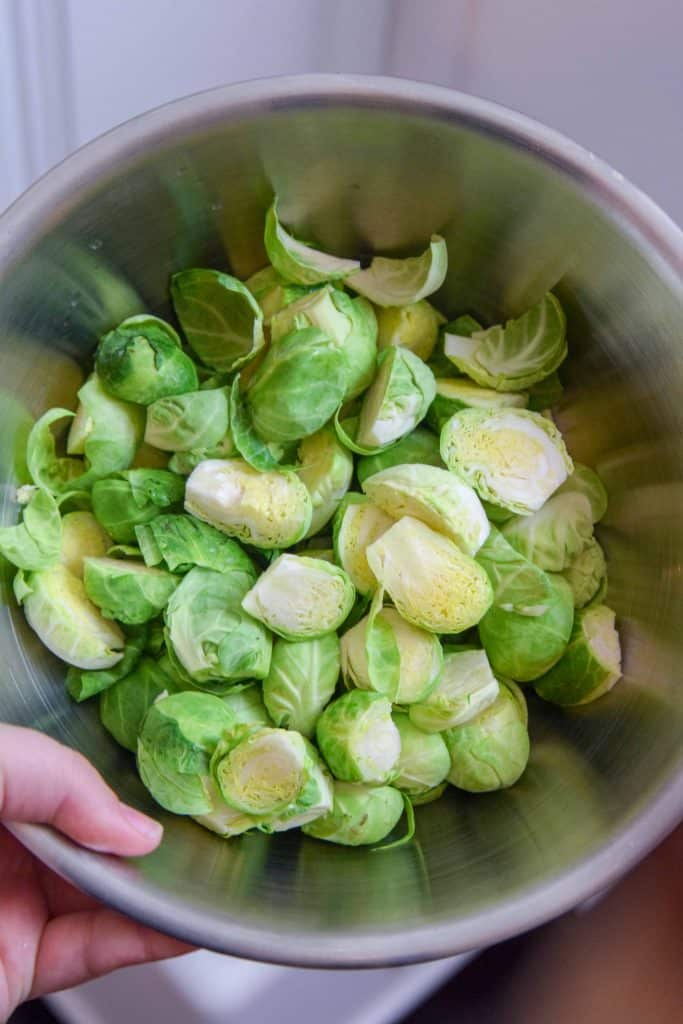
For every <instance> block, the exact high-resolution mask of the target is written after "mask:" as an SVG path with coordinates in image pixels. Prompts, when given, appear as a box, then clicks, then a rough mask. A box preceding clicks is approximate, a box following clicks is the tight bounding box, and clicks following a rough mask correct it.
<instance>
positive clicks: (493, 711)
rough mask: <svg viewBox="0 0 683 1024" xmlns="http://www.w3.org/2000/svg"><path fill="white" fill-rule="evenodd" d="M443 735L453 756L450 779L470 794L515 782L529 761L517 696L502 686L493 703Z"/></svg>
mask: <svg viewBox="0 0 683 1024" xmlns="http://www.w3.org/2000/svg"><path fill="white" fill-rule="evenodd" d="M443 737H444V739H445V741H446V746H447V747H448V751H449V753H450V755H451V770H450V772H449V773H448V781H449V782H450V783H451V784H452V785H453V786H456V787H457V788H458V789H465V790H467V791H468V792H469V793H490V792H492V791H493V790H496V789H506V788H507V787H508V786H512V785H514V783H515V782H517V780H518V779H519V777H520V775H521V774H522V772H523V771H524V769H525V768H526V765H527V761H528V760H529V734H528V732H527V729H526V725H525V722H524V714H523V712H522V709H521V708H520V705H519V700H518V697H517V695H513V694H512V693H511V691H510V690H509V688H508V687H507V686H505V685H501V687H500V693H499V695H498V697H497V698H496V700H495V701H494V702H493V704H490V705H489V707H487V708H486V709H485V710H484V711H482V712H481V713H480V714H478V715H477V717H476V718H473V719H471V720H470V721H469V722H467V723H466V724H465V725H459V726H458V727H457V728H455V729H448V730H447V731H446V732H445V733H444V734H443Z"/></svg>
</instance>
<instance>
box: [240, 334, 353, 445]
mask: <svg viewBox="0 0 683 1024" xmlns="http://www.w3.org/2000/svg"><path fill="white" fill-rule="evenodd" d="M347 381H348V364H347V359H346V355H345V354H344V351H343V349H342V348H340V347H338V346H337V345H336V344H335V343H334V342H333V341H331V340H330V338H329V337H328V335H327V334H325V333H324V332H323V331H321V330H319V329H318V328H317V327H305V328H302V329H300V330H295V331H292V332H291V333H290V334H287V335H286V336H285V337H284V338H281V339H280V341H278V342H277V343H276V344H274V345H271V347H270V348H269V349H268V352H267V353H266V356H265V358H264V360H263V362H262V363H261V366H260V367H259V368H258V370H257V371H256V373H255V374H254V376H253V378H252V380H251V382H250V384H249V388H248V390H247V405H248V407H249V411H250V414H251V420H252V423H253V425H254V429H255V430H256V432H257V433H258V434H259V435H260V436H261V437H262V438H263V440H264V441H276V442H285V443H286V442H288V441H298V440H300V439H301V438H302V437H307V436H308V435H309V434H314V433H315V432H316V430H319V429H320V428H321V427H322V426H324V425H325V424H326V423H327V421H328V420H329V419H330V418H331V417H332V416H333V415H334V412H335V410H336V409H337V408H338V407H339V405H340V403H341V401H342V399H343V397H344V394H345V392H346V386H347Z"/></svg>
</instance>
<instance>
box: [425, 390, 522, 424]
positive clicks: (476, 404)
mask: <svg viewBox="0 0 683 1024" xmlns="http://www.w3.org/2000/svg"><path fill="white" fill-rule="evenodd" d="M528 400H529V396H528V394H527V393H526V392H525V391H495V390H494V389H493V388H483V387H482V386H481V384H475V383H474V381H471V380H468V379H467V377H437V378H436V396H435V398H434V401H433V402H432V404H431V405H430V407H429V412H428V413H427V422H428V423H429V425H430V427H433V429H434V430H436V431H438V432H439V433H440V432H441V430H442V429H443V427H444V424H445V423H447V422H448V420H449V419H450V418H451V416H453V414H454V413H456V412H460V411H461V410H462V409H501V408H510V409H525V408H526V406H527V404H528Z"/></svg>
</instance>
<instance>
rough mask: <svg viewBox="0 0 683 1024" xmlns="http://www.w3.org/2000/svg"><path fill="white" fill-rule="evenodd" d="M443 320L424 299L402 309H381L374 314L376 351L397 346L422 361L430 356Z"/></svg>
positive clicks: (388, 307)
mask: <svg viewBox="0 0 683 1024" xmlns="http://www.w3.org/2000/svg"><path fill="white" fill-rule="evenodd" d="M445 322H446V318H445V317H444V316H442V315H441V313H439V311H438V310H437V309H434V306H432V305H431V303H429V302H427V301H426V299H420V300H419V301H418V302H410V303H408V304H407V305H405V306H384V307H383V308H382V307H380V308H379V309H378V311H377V344H378V347H379V349H380V350H381V349H384V348H390V347H391V346H394V347H395V346H401V348H408V349H410V351H411V352H414V353H415V355H416V356H419V357H420V359H423V360H424V361H425V362H426V361H427V360H428V359H429V357H430V356H431V354H432V352H433V350H434V346H435V345H436V339H437V337H438V334H439V326H440V325H441V324H443V323H445Z"/></svg>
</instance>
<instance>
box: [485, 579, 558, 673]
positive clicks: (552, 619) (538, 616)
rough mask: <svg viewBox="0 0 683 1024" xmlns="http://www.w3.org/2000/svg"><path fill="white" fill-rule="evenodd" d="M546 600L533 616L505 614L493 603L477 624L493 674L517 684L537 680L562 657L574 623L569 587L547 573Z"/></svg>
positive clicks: (504, 611)
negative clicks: (510, 679) (507, 678)
mask: <svg viewBox="0 0 683 1024" xmlns="http://www.w3.org/2000/svg"><path fill="white" fill-rule="evenodd" d="M546 580H547V596H546V598H545V600H544V602H543V603H542V604H540V605H539V606H538V607H537V609H536V611H535V613H534V612H532V613H531V614H529V613H527V614H526V615H523V614H519V612H515V611H509V610H505V609H504V608H502V607H500V606H499V605H498V604H497V603H496V602H495V600H494V604H493V607H492V608H491V609H490V610H489V611H488V612H487V613H486V615H485V616H484V617H483V619H482V620H481V622H480V623H479V636H480V639H481V642H482V645H483V647H484V650H485V651H486V653H487V654H488V656H489V661H490V662H491V665H492V666H493V670H494V672H498V673H501V674H502V675H506V676H510V677H511V678H512V679H515V680H517V681H519V682H528V681H530V680H532V679H537V678H538V677H539V676H541V675H543V673H544V672H547V671H548V669H549V668H551V667H552V665H554V664H555V662H556V661H558V660H559V659H560V658H561V657H562V654H563V653H564V650H565V648H566V647H567V644H568V643H569V637H570V634H571V630H572V622H573V620H574V601H573V596H572V592H571V588H570V586H569V584H568V583H567V582H566V580H564V579H563V578H562V576H559V575H558V574H556V573H547V574H546Z"/></svg>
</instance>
